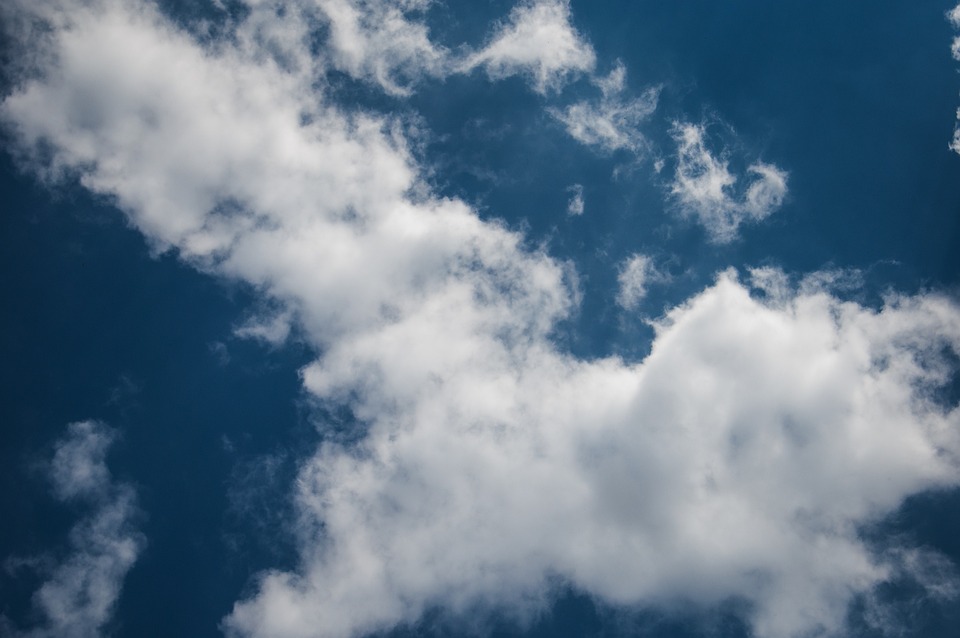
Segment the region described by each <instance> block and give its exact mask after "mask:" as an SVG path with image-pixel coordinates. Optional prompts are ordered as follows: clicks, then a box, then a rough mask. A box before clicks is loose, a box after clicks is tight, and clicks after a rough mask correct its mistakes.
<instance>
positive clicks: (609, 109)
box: [549, 64, 660, 153]
mask: <svg viewBox="0 0 960 638" xmlns="http://www.w3.org/2000/svg"><path fill="white" fill-rule="evenodd" d="M625 72H626V70H625V68H624V66H623V65H622V64H618V65H617V66H616V68H614V70H613V71H612V72H611V73H610V75H609V76H607V77H605V78H600V79H599V80H598V81H597V83H598V85H599V86H600V88H601V91H602V94H603V96H602V98H601V99H600V100H598V101H595V102H589V101H581V102H577V103H575V104H571V105H570V106H568V107H567V108H565V109H562V110H561V109H555V108H551V109H549V112H550V114H551V115H553V116H554V117H555V118H557V119H558V120H559V121H560V122H562V123H563V124H564V126H565V127H566V129H567V132H568V133H569V134H570V135H571V137H573V138H574V139H575V140H577V141H578V142H580V143H581V144H586V145H587V146H594V147H597V148H598V149H600V150H601V151H604V152H607V153H610V152H613V151H616V150H619V149H627V150H630V151H633V152H635V153H636V152H640V151H641V150H642V148H643V146H644V144H645V142H646V140H645V138H644V136H643V134H642V133H641V132H640V124H641V123H642V122H643V121H644V120H646V119H647V118H648V117H650V115H651V114H652V113H653V112H654V111H655V110H656V109H657V100H658V99H659V96H660V89H659V87H654V88H650V89H647V90H646V91H644V93H643V94H642V95H641V96H640V97H638V98H632V99H626V98H624V97H623V96H622V93H623V90H624V78H625Z"/></svg>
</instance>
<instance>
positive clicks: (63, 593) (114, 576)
mask: <svg viewBox="0 0 960 638" xmlns="http://www.w3.org/2000/svg"><path fill="white" fill-rule="evenodd" d="M115 437H116V434H115V432H114V431H113V430H110V429H109V428H107V427H106V426H104V425H102V424H100V423H97V422H95V421H81V422H78V423H72V424H70V426H69V427H68V430H67V434H66V435H65V436H64V437H63V438H61V439H60V440H59V441H57V443H56V445H55V453H54V456H53V460H52V462H51V463H50V464H49V466H48V469H49V476H50V481H51V485H52V488H53V493H54V495H55V496H56V497H57V498H58V499H60V500H61V501H64V502H70V503H78V504H82V505H84V506H86V507H88V508H89V509H90V512H89V513H88V514H86V515H85V516H84V517H83V518H82V519H81V520H80V521H79V522H77V524H76V525H74V527H73V529H71V530H70V550H69V554H68V555H67V556H66V557H65V558H64V559H63V560H62V561H60V562H59V563H58V564H56V565H55V566H53V567H52V568H51V569H50V570H49V571H45V573H43V576H44V578H45V579H44V581H43V584H42V585H41V586H40V587H39V589H37V591H36V592H35V593H34V595H33V605H34V608H35V612H36V614H37V617H38V619H39V620H38V621H37V623H36V624H35V626H34V627H33V628H30V629H28V630H24V631H22V632H16V634H15V635H19V636H24V637H31V638H42V637H47V636H49V637H51V638H95V637H96V636H100V635H103V630H104V627H105V626H106V625H107V623H108V622H109V621H110V620H111V618H112V616H113V611H114V607H115V606H116V602H117V600H118V598H119V597H120V591H121V588H122V585H123V579H124V577H125V576H126V574H127V572H128V571H129V570H130V568H131V567H132V566H133V564H134V562H135V561H136V559H137V556H138V555H139V554H140V552H141V551H142V550H143V547H144V539H143V536H142V535H141V534H140V533H139V532H138V531H137V530H136V527H135V524H134V521H135V518H136V516H137V514H138V509H137V504H136V494H135V492H134V490H133V488H132V487H130V486H129V485H126V484H124V483H117V482H116V481H114V480H113V477H112V476H111V474H110V470H109V469H108V468H107V465H106V454H107V450H108V449H109V447H110V445H111V444H112V443H113V441H114V439H115Z"/></svg>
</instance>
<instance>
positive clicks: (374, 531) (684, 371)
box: [0, 0, 960, 638]
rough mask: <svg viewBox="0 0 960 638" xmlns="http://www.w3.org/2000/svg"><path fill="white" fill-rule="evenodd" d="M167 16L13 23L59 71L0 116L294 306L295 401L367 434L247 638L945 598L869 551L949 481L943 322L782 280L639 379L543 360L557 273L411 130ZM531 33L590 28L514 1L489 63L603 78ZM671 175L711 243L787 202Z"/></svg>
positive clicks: (774, 617)
mask: <svg viewBox="0 0 960 638" xmlns="http://www.w3.org/2000/svg"><path fill="white" fill-rule="evenodd" d="M61 7H63V8H62V9H61ZM151 7H152V5H148V4H145V5H140V4H134V3H129V2H110V1H101V2H89V1H85V2H80V1H77V2H76V3H74V2H70V1H66V0H65V2H63V3H61V4H60V5H51V4H47V5H23V6H21V7H20V10H22V11H27V12H32V15H33V16H34V17H36V18H38V19H40V20H44V21H46V23H47V24H48V25H50V30H49V32H48V37H47V38H45V39H40V40H31V41H29V42H26V43H23V44H22V45H21V46H25V47H30V48H27V49H25V51H28V52H31V53H37V55H35V56H34V57H35V59H38V60H43V63H42V65H41V66H40V69H39V73H38V74H37V75H35V76H33V77H32V78H29V79H25V80H24V81H23V82H22V83H21V84H20V85H19V88H18V89H17V90H16V91H15V92H14V93H13V94H12V95H10V96H8V97H7V98H6V99H5V100H4V102H3V105H2V110H0V113H2V118H3V122H4V124H5V126H6V127H7V129H8V130H9V131H10V133H11V135H12V139H13V140H14V143H15V144H16V145H17V149H18V152H19V153H20V160H21V162H23V164H24V166H25V167H27V168H31V169H33V170H35V171H37V172H38V173H42V174H44V175H46V176H47V178H48V179H54V180H55V179H56V177H57V176H58V175H64V174H70V175H78V176H79V179H80V181H81V183H82V184H83V185H84V186H85V187H86V188H88V189H89V190H91V191H92V192H95V193H99V194H105V195H109V196H111V197H112V198H113V201H116V202H117V205H118V207H119V208H120V209H121V210H122V211H123V212H124V213H125V215H126V216H127V218H128V219H129V221H130V223H131V224H132V225H133V226H135V227H136V228H137V229H138V230H139V231H140V232H141V233H143V234H144V236H145V237H147V238H148V240H149V241H150V242H151V243H152V244H153V245H154V247H155V248H156V249H157V250H166V249H173V250H176V251H177V253H178V254H179V256H180V257H181V258H182V259H183V260H184V261H185V262H187V263H189V264H191V265H193V266H195V267H197V268H198V269H201V270H202V271H204V272H209V273H212V274H215V275H217V276H221V277H226V278H229V279H231V280H235V281H241V282H246V283H247V284H250V285H252V287H253V289H254V290H256V291H257V292H258V293H259V294H260V295H261V297H262V298H263V300H264V303H265V306H268V307H271V308H273V309H274V310H276V309H277V308H281V309H283V311H285V313H286V314H285V316H287V317H289V318H290V319H289V320H290V321H293V322H296V327H297V329H298V334H302V338H303V339H305V340H306V341H307V343H309V344H310V345H311V346H312V347H313V348H314V350H315V352H316V353H317V354H316V357H317V358H316V360H315V361H314V362H313V363H311V364H309V365H307V366H306V367H305V368H304V369H303V370H302V372H301V374H302V379H303V384H304V388H305V390H306V391H307V392H309V393H311V394H313V395H314V396H316V397H319V398H321V399H323V400H325V401H333V402H341V403H343V404H346V405H349V407H350V408H351V410H352V412H353V414H355V415H356V417H357V419H358V421H359V423H360V424H362V428H363V430H362V432H363V433H362V436H360V437H359V440H357V441H355V442H350V443H343V442H337V441H333V440H326V441H324V442H322V443H320V444H319V445H318V447H317V448H316V449H315V450H314V451H313V453H312V454H311V455H309V456H308V458H307V459H306V460H305V461H304V462H303V464H302V466H301V469H300V474H299V476H298V479H297V481H296V482H295V485H294V486H292V487H291V489H292V490H293V492H294V503H295V506H296V508H297V516H296V517H295V519H294V520H291V521H290V522H289V525H290V526H291V528H292V529H293V530H294V532H295V535H296V538H298V539H299V546H298V551H299V561H298V564H297V566H296V567H295V568H289V569H283V568H277V569H274V570H270V571H266V572H264V573H261V574H260V575H259V576H258V577H257V578H256V580H255V582H254V583H253V585H254V586H253V588H252V589H251V590H250V594H249V595H248V596H247V597H245V598H243V599H241V600H238V601H237V603H236V604H235V606H234V608H233V610H232V611H231V613H230V614H229V615H228V616H227V617H226V618H225V619H224V620H223V628H224V630H225V632H226V633H227V634H228V635H230V636H237V637H240V636H245V637H246V636H251V637H252V636H263V637H266V636H271V637H294V636H327V637H331V638H333V637H338V638H339V637H342V638H346V637H348V636H358V635H362V634H364V633H369V632H376V631H380V630H385V629H389V628H392V627H395V626H398V625H402V624H404V623H411V622H415V621H416V620H417V619H418V618H419V617H420V616H421V615H422V614H423V613H425V612H426V611H427V610H436V609H439V610H442V611H443V612H446V613H447V614H450V615H452V616H454V617H456V616H462V615H465V614H468V613H471V612H475V611H476V610H477V609H481V610H483V609H486V610H499V611H501V612H504V613H507V614H509V615H511V616H512V617H513V618H515V619H517V620H518V621H519V622H522V621H523V619H526V618H530V617H531V616H532V615H533V614H535V613H537V612H539V611H541V610H542V608H543V605H545V604H546V603H547V602H548V601H549V595H550V592H551V588H552V587H553V586H554V584H555V583H556V582H557V581H558V579H559V580H560V581H562V582H563V583H565V584H569V585H570V586H572V587H574V588H576V589H578V590H581V591H584V592H586V593H588V594H590V595H592V596H595V597H597V598H598V599H599V600H602V601H604V602H606V603H608V604H611V605H620V606H626V607H634V606H640V607H643V606H656V605H659V604H662V603H668V604H669V603H670V602H673V601H681V600H682V601H687V602H692V603H694V604H696V605H699V606H702V607H704V608H709V607H711V606H714V605H718V604H721V603H722V602H723V601H726V600H729V599H731V598H737V599H742V600H746V601H748V602H749V603H750V612H749V618H748V620H749V621H750V623H751V625H752V628H753V631H754V632H755V635H757V636H758V637H761V638H789V637H792V636H798V635H809V634H810V633H812V632H815V631H820V630H822V631H826V632H830V631H835V630H838V629H840V628H841V627H842V626H843V623H844V622H845V618H846V614H847V611H848V605H849V604H850V602H851V601H852V600H854V598H855V597H857V596H861V595H869V594H870V593H871V592H874V591H876V590H877V588H878V587H880V586H882V585H883V584H884V583H886V582H888V581H890V580H891V579H893V578H901V577H910V578H912V579H913V580H914V581H916V582H917V583H918V584H919V586H921V587H928V588H932V587H934V586H935V585H936V586H938V587H939V585H938V584H937V583H933V582H932V581H929V580H926V581H925V580H924V579H923V577H922V576H923V574H921V573H919V571H920V570H921V569H922V566H923V565H928V564H931V561H935V560H936V557H935V555H934V558H929V560H920V559H917V558H916V557H917V556H918V554H917V553H916V552H914V551H913V549H914V548H911V547H910V546H909V545H904V544H903V543H902V542H901V544H897V543H896V541H891V544H890V546H888V547H884V548H881V549H880V550H878V549H877V548H876V547H875V546H872V545H871V546H868V545H867V544H866V542H865V541H864V540H863V539H862V538H860V536H859V535H858V534H857V531H856V530H857V528H858V525H861V524H863V523H865V522H867V521H874V520H877V518H878V517H882V516H884V515H885V514H888V513H890V512H892V511H894V510H895V509H896V508H897V507H898V506H899V505H900V504H901V503H902V502H903V500H904V499H905V498H907V497H908V496H910V495H912V494H916V493H918V492H922V491H924V490H928V489H933V488H941V487H947V486H956V485H958V484H960V440H958V425H960V412H958V411H957V410H956V409H953V408H949V407H945V406H943V405H942V404H940V403H938V402H937V401H936V400H935V396H936V392H935V390H936V389H937V388H939V387H941V386H942V385H943V384H945V383H947V381H948V380H949V376H950V373H951V371H952V368H951V364H950V354H949V353H950V352H957V351H958V350H960V309H958V308H957V307H956V305H955V304H954V303H952V302H951V301H949V300H947V299H946V298H944V297H941V296H938V295H936V294H932V293H927V294H920V295H916V296H895V295H891V296H890V297H889V298H888V299H887V300H886V302H885V305H884V307H883V308H882V309H879V310H876V309H871V308H867V307H863V306H861V305H859V304H857V303H855V302H849V301H842V300H840V299H839V298H837V297H836V296H835V295H834V294H832V293H831V292H830V289H829V287H828V286H826V285H814V284H812V283H809V282H808V283H807V284H806V285H803V286H792V285H791V284H790V278H789V277H787V276H786V275H784V276H783V277H779V276H774V275H772V274H771V273H767V274H766V275H765V276H764V277H763V278H762V279H763V283H762V287H763V293H764V294H763V295H761V294H759V293H758V291H756V290H754V289H753V288H752V286H751V284H750V283H749V282H744V281H742V280H741V278H740V277H739V276H738V275H737V274H736V273H735V272H733V271H725V272H722V273H720V274H719V275H718V276H717V278H716V280H715V283H713V284H712V285H710V286H709V287H707V288H706V289H705V290H703V291H701V292H699V293H697V294H695V295H693V296H692V297H691V298H690V299H688V300H687V301H686V302H684V303H682V304H680V305H678V306H677V307H675V308H674V309H672V310H671V311H669V312H668V313H667V314H666V315H665V317H664V318H663V319H661V320H660V321H658V322H657V323H656V337H655V340H654V343H653V345H652V349H651V354H650V355H649V356H648V357H647V358H646V359H644V360H643V361H642V362H640V363H629V362H625V361H623V360H621V359H619V358H616V357H609V358H601V359H593V360H583V359H579V358H577V357H575V356H573V355H571V354H569V353H566V352H564V351H562V350H561V349H559V348H558V347H557V346H556V345H555V344H554V342H553V341H552V340H551V331H552V329H553V328H554V327H555V326H556V325H557V322H558V321H559V320H561V319H562V318H564V317H566V316H568V314H569V313H570V312H571V311H572V310H573V307H574V304H575V298H576V291H575V290H574V289H573V285H572V284H571V283H570V279H571V277H569V275H568V272H567V266H565V265H564V264H561V263H560V262H558V261H557V260H556V259H554V258H552V257H550V256H549V255H548V254H547V253H546V252H544V250H542V249H541V250H535V249H531V248H529V246H528V244H527V243H526V242H525V241H524V237H523V236H522V235H520V234H519V233H516V232H513V231H510V230H508V229H506V228H505V227H504V226H503V225H502V224H497V223H494V222H488V221H484V220H482V219H481V218H480V217H479V216H478V215H477V213H476V211H474V210H473V209H471V208H470V207H469V206H468V205H467V204H466V203H464V202H463V201H460V200H458V199H452V198H441V197H438V196H435V195H431V194H430V192H429V189H428V188H427V187H426V186H425V184H424V183H423V180H422V179H421V174H422V170H421V167H420V166H419V165H418V164H417V162H416V160H415V159H414V157H413V155H412V153H410V152H408V150H407V142H406V140H405V139H404V137H403V134H402V130H401V128H400V127H398V126H396V125H395V124H396V123H395V122H394V121H393V120H392V119H390V118H389V117H387V116H384V115H378V114H372V113H369V112H364V111H360V110H351V109H349V108H346V107H335V106H332V105H330V104H329V103H328V101H327V100H326V99H325V97H326V96H325V94H324V93H323V91H324V89H323V88H322V86H320V87H318V86H317V85H316V84H314V83H311V82H309V81H305V80H304V79H303V77H301V76H300V75H298V74H297V73H296V72H295V71H294V70H291V68H290V67H287V66H284V65H283V64H281V62H279V61H277V60H276V59H275V58H274V57H272V56H270V55H265V54H264V52H263V51H259V50H258V49H257V48H256V41H257V40H256V39H248V40H238V41H237V42H238V43H237V44H233V43H232V41H231V40H229V39H228V40H226V41H223V42H218V43H216V46H215V47H210V46H208V47H204V46H203V45H201V44H199V43H198V42H197V41H195V40H194V39H193V38H191V37H190V36H189V35H187V34H185V33H183V32H182V31H180V30H178V29H177V28H175V27H174V26H172V25H171V24H170V23H169V22H168V21H166V20H165V19H164V18H163V17H161V16H160V15H159V14H158V12H157V11H156V10H155V9H153V8H151ZM528 15H543V16H546V17H548V18H550V20H552V22H551V21H550V20H548V21H547V22H548V23H549V24H561V23H562V24H567V20H568V17H569V7H568V6H567V4H566V3H560V2H552V3H549V2H548V3H540V4H529V3H525V4H522V5H520V7H519V8H518V9H516V10H515V11H514V13H512V14H511V19H510V21H508V22H507V23H505V24H504V25H501V29H502V33H501V35H500V36H498V37H497V38H494V40H493V41H492V42H491V45H490V46H488V47H487V50H488V57H485V58H481V59H478V64H483V65H484V66H487V68H488V71H491V72H492V73H493V74H494V75H496V74H497V73H498V72H501V71H502V72H507V71H510V72H513V71H514V70H519V69H521V67H519V66H516V65H518V64H520V63H521V62H523V63H524V64H526V66H523V67H522V69H531V68H532V69H533V71H531V72H530V73H531V76H530V77H532V78H533V79H534V82H535V84H536V86H538V88H542V90H547V89H548V87H551V86H553V85H554V84H553V83H554V82H555V81H556V80H555V79H553V78H558V77H562V76H563V73H561V72H560V71H558V69H569V68H573V69H578V68H583V69H586V68H589V66H590V65H587V64H585V63H581V62H577V63H575V64H574V66H572V67H571V66H570V63H568V62H563V64H561V63H560V62H557V61H556V59H555V60H553V61H551V62H549V63H547V62H544V63H543V64H539V63H537V64H533V65H532V66H531V65H530V64H527V63H528V62H529V61H530V59H532V58H529V57H525V56H527V53H526V52H525V51H526V50H525V49H521V48H519V47H520V44H521V42H520V39H519V38H520V36H519V35H517V34H520V33H525V31H524V29H526V28H527V27H528V25H529V24H530V22H529V18H528V17H526V16H528ZM557 16H559V18H557ZM554 18H556V19H554ZM239 28H243V25H240V27H239ZM538 33H539V32H538ZM545 33H546V34H547V35H549V34H552V33H554V31H553V30H551V29H547V30H546V31H545ZM538 37H539V36H538ZM498 42H500V44H499V45H498V46H496V47H494V46H493V45H494V44H497V43H498ZM565 42H567V44H568V45H570V42H569V41H565ZM577 42H578V41H576V40H575V41H574V44H573V45H570V46H568V48H567V49H563V48H561V49H559V53H558V55H561V54H562V52H563V51H564V50H568V51H584V50H586V49H584V48H583V47H582V46H580V44H577ZM287 45H288V47H289V50H290V51H291V54H293V55H297V56H300V55H308V54H309V50H310V48H309V47H310V43H309V42H308V41H306V40H304V41H302V42H298V41H296V40H295V39H292V40H288V42H287ZM33 47H43V49H42V51H37V50H36V49H34V48H33ZM39 53H43V55H39ZM494 53H496V56H494ZM562 57H563V56H562V55H561V58H562ZM561 58H558V59H561ZM564 59H565V58H564ZM590 59H591V60H592V51H591V54H590ZM493 60H500V62H497V63H494V62H493ZM160 61H162V63H160ZM561 61H562V60H561ZM577 64H579V65H580V66H579V67H578V66H576V65H577ZM590 64H591V65H592V62H591V63H590ZM564 65H566V66H564ZM523 72H525V71H523ZM93 87H95V88H96V90H95V91H91V88H93ZM78 113H82V114H84V117H77V114H78ZM304 114H308V115H309V117H304ZM690 130H693V131H696V129H690ZM680 161H681V164H682V166H683V170H682V171H681V170H680V169H678V176H680V177H682V178H683V181H678V184H679V186H678V187H677V188H678V189H680V190H679V191H678V192H677V193H676V195H677V197H678V198H681V199H680V201H681V203H684V204H685V205H688V206H690V207H692V210H694V211H695V212H696V214H697V215H698V218H699V219H700V221H701V222H702V223H704V225H706V226H708V230H710V229H711V228H712V229H713V230H711V232H712V233H714V235H712V236H714V238H715V239H716V238H726V237H727V236H728V235H727V233H729V231H730V230H731V229H734V230H735V229H736V227H737V225H738V224H739V223H741V222H743V221H745V220H746V219H747V218H759V217H763V216H765V215H766V214H769V213H770V212H771V211H772V209H773V208H775V204H778V203H779V201H780V199H782V197H783V194H784V193H785V189H786V186H785V177H784V175H783V173H782V172H780V171H779V170H778V169H775V168H773V167H769V166H768V165H761V164H757V165H755V171H756V172H757V175H758V176H757V177H756V179H755V180H754V182H752V183H751V184H750V186H749V187H748V188H747V190H746V192H745V193H744V194H743V195H742V196H741V197H740V198H733V196H731V195H730V194H729V192H728V189H727V188H726V187H727V186H729V185H730V184H731V183H732V175H730V174H729V171H728V170H727V168H726V166H725V165H724V164H723V163H722V161H720V160H717V159H716V158H714V157H713V156H712V155H711V154H710V153H709V152H708V150H707V149H706V147H705V145H704V144H703V142H702V139H700V141H699V142H698V141H697V140H696V139H693V141H692V142H691V143H690V145H689V147H688V148H687V149H686V154H684V153H683V152H681V159H680ZM764 171H766V172H764ZM686 192H689V193H690V195H689V197H690V198H689V199H686V200H685V199H682V197H683V193H686ZM697 206H700V207H701V208H696V207H697ZM697 211H699V212H697ZM711 211H712V212H711ZM709 224H713V226H709ZM811 281H817V280H815V279H814V280H811ZM823 281H826V279H824V280H823ZM758 285H760V284H758ZM250 325H269V318H264V319H263V321H261V322H260V323H259V324H258V323H257V322H253V323H251V324H250ZM925 556H928V557H929V555H925ZM904 575H906V576H904ZM938 583H939V581H938ZM946 589H949V588H948V587H946V586H943V587H940V589H938V591H940V590H946ZM875 617H876V619H877V620H876V621H875V622H876V623H878V624H882V623H883V620H882V618H883V616H882V614H877V615H876V616H875Z"/></svg>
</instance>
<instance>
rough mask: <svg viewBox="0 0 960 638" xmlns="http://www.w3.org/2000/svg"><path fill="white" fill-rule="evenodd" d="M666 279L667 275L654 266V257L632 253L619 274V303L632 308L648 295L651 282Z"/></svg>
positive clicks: (626, 307)
mask: <svg viewBox="0 0 960 638" xmlns="http://www.w3.org/2000/svg"><path fill="white" fill-rule="evenodd" d="M665 279H666V277H665V275H664V274H663V273H661V272H660V271H659V270H657V268H656V266H654V264H653V259H651V258H650V257H648V256H646V255H641V254H634V255H631V256H630V257H629V258H627V259H626V261H624V263H623V265H622V266H621V268H620V273H619V274H618V275H617V281H618V283H619V284H620V292H619V293H618V295H617V303H619V304H620V305H621V306H622V307H623V308H625V309H627V310H632V309H634V308H636V307H637V306H638V305H640V302H641V301H643V298H644V297H646V296H647V287H648V286H649V285H650V284H651V283H658V282H663V281H665Z"/></svg>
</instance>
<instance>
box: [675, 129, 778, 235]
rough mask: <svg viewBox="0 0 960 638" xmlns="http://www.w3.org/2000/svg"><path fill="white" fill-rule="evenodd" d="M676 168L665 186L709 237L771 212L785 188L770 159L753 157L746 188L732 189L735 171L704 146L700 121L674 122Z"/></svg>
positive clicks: (734, 232)
mask: <svg viewBox="0 0 960 638" xmlns="http://www.w3.org/2000/svg"><path fill="white" fill-rule="evenodd" d="M672 133H673V138H674V141H675V142H676V143H677V168H676V173H675V175H674V179H673V182H672V183H671V184H670V191H671V193H672V195H673V196H674V197H675V198H676V201H677V204H678V206H679V209H680V212H681V214H682V215H684V216H687V217H695V218H696V220H697V221H698V222H699V223H700V225H702V226H703V227H704V229H705V230H706V231H707V234H708V235H709V237H710V239H711V241H713V242H715V243H726V242H730V241H732V240H734V239H735V238H736V236H737V231H738V229H739V228H740V226H741V225H742V224H743V223H745V222H748V221H760V220H762V219H765V218H766V217H769V216H770V215H772V214H773V213H774V212H775V211H776V210H777V208H779V207H780V205H781V204H782V203H783V198H784V197H785V196H786V194H787V174H786V173H785V172H784V171H783V170H781V169H780V168H777V167H776V166H774V165H772V164H765V163H763V162H757V163H755V164H752V165H750V166H749V167H748V168H747V171H748V172H749V173H750V174H751V175H752V176H753V180H752V181H751V182H750V185H749V186H748V187H747V189H746V192H744V193H742V194H741V195H740V196H739V197H737V196H736V195H735V194H734V185H735V184H736V182H737V176H735V175H734V174H733V173H731V172H730V168H729V165H728V163H727V161H726V160H725V159H724V158H723V157H720V158H718V157H716V156H715V155H714V154H713V153H711V152H710V149H708V148H707V145H706V141H705V140H704V135H705V133H706V131H705V130H704V127H703V126H702V125H698V124H688V123H676V124H675V125H674V127H673V131H672Z"/></svg>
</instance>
